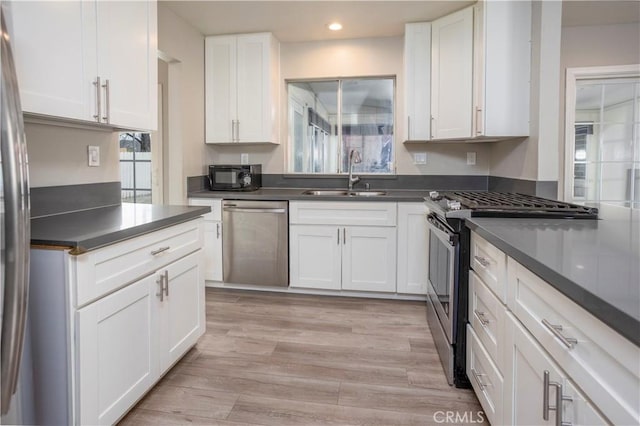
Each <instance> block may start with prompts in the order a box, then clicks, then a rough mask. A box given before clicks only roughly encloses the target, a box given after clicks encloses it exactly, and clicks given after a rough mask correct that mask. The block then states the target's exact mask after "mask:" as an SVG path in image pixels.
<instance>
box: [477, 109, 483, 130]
mask: <svg viewBox="0 0 640 426" xmlns="http://www.w3.org/2000/svg"><path fill="white" fill-rule="evenodd" d="M481 120H482V108H478V107H476V134H477V135H481V134H482V133H483V131H482V127H481V126H480V122H481Z"/></svg>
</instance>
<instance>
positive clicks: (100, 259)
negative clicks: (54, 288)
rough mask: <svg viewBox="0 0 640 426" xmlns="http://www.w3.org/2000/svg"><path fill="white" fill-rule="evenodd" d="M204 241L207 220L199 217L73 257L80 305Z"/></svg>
mask: <svg viewBox="0 0 640 426" xmlns="http://www.w3.org/2000/svg"><path fill="white" fill-rule="evenodd" d="M202 244H203V220H202V219H196V220H192V221H189V222H185V223H182V224H179V225H175V226H171V227H168V228H164V229H161V230H159V231H155V232H152V233H149V234H146V235H143V236H140V237H136V238H132V239H130V240H126V241H122V242H120V243H116V244H112V245H110V246H107V247H104V248H102V249H98V250H95V251H90V252H88V253H85V254H83V255H80V256H75V257H73V258H72V260H71V269H72V271H71V272H72V277H73V278H74V280H73V281H74V287H75V293H76V294H75V296H76V298H75V303H76V307H80V306H83V305H86V304H87V303H89V302H91V301H93V300H96V299H98V298H100V297H102V296H104V295H106V294H108V293H111V292H112V291H114V290H116V289H118V288H120V287H123V286H124V285H126V284H128V283H130V282H133V281H135V280H137V279H139V278H140V277H143V276H145V275H147V274H150V273H151V272H153V271H154V270H156V269H158V268H160V267H162V266H164V265H167V264H169V263H170V262H173V261H175V260H177V259H179V258H181V257H183V256H185V255H187V254H189V253H191V252H194V251H196V250H198V249H199V248H200V247H202Z"/></svg>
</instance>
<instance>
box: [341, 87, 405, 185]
mask: <svg viewBox="0 0 640 426" xmlns="http://www.w3.org/2000/svg"><path fill="white" fill-rule="evenodd" d="M341 118H342V139H343V146H342V159H343V160H342V169H343V170H344V171H345V172H346V171H348V170H349V153H350V152H351V150H353V149H356V150H358V151H359V152H360V156H361V158H362V162H361V163H360V164H357V165H356V166H354V171H357V172H358V173H390V172H392V171H393V170H392V169H393V80H392V79H361V80H360V79H359V80H344V81H343V82H342V116H341Z"/></svg>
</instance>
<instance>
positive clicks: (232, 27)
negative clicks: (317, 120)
mask: <svg viewBox="0 0 640 426" xmlns="http://www.w3.org/2000/svg"><path fill="white" fill-rule="evenodd" d="M160 1H161V3H162V4H163V5H165V6H167V7H168V8H169V9H171V10H172V11H173V12H174V13H176V14H177V15H178V16H180V17H182V18H183V19H184V20H186V21H187V22H189V23H190V24H191V25H193V26H194V27H195V28H197V29H198V30H199V31H200V32H201V33H203V34H204V35H214V34H236V33H250V32H261V31H270V32H273V33H274V34H275V36H276V38H278V39H279V40H280V41H281V42H300V41H312V40H331V39H349V38H369V37H392V36H400V35H402V34H404V24H405V23H407V22H425V21H432V20H434V19H436V18H439V17H441V16H444V15H446V14H448V13H451V12H454V11H456V10H459V9H462V8H464V7H466V6H468V5H470V4H473V3H475V2H474V1H463V0H444V1H436V0H423V1H417V0H413V1H401V0H399V1H393V0H391V1H366V0H357V1H328V0H327V1H306V0H289V1H267V0H262V1H244V0H236V1H218V0H213V1H211V0H210V1H187V0H171V1H167V0H160ZM512 1H517V0H512ZM336 20H337V21H340V22H341V23H342V24H343V25H344V28H343V30H342V31H338V32H333V31H329V30H328V29H327V27H326V26H327V24H329V23H330V22H333V21H336ZM630 22H640V1H637V0H632V1H619V0H598V1H576V0H565V1H564V2H563V16H562V24H563V26H579V25H606V24H616V23H630Z"/></svg>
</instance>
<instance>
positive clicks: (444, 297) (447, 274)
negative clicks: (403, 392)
mask: <svg viewBox="0 0 640 426" xmlns="http://www.w3.org/2000/svg"><path fill="white" fill-rule="evenodd" d="M425 204H426V206H427V207H428V208H429V213H428V215H427V222H428V225H429V227H428V229H429V235H428V239H429V277H428V281H429V284H428V286H427V287H428V289H427V320H428V322H429V328H430V329H431V333H432V335H433V338H434V341H435V344H436V348H437V350H438V354H439V356H440V360H441V362H442V365H443V367H444V371H445V374H446V376H447V380H448V381H449V384H451V385H455V386H457V387H470V383H469V379H468V378H467V374H466V366H465V362H466V324H467V300H468V280H469V249H470V234H469V230H468V229H467V228H466V227H465V224H464V220H465V219H468V218H471V217H504V218H516V217H540V218H567V219H569V218H572V219H576V218H578V219H597V217H598V210H597V209H595V208H590V207H585V206H579V205H575V204H569V203H564V202H561V201H554V200H548V199H545V198H540V197H535V196H531V195H524V194H517V193H505V192H475V191H448V192H436V191H433V192H431V193H430V194H429V197H428V198H425Z"/></svg>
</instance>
